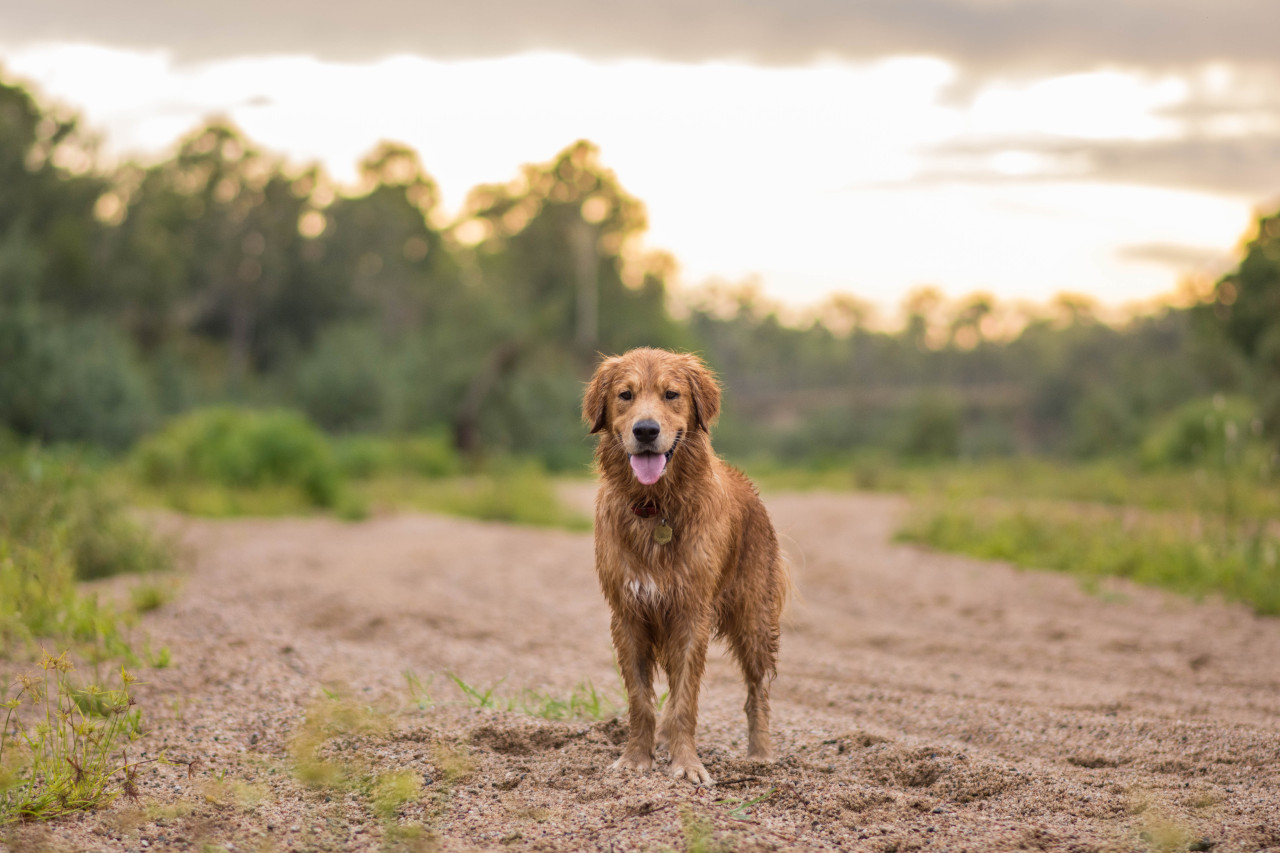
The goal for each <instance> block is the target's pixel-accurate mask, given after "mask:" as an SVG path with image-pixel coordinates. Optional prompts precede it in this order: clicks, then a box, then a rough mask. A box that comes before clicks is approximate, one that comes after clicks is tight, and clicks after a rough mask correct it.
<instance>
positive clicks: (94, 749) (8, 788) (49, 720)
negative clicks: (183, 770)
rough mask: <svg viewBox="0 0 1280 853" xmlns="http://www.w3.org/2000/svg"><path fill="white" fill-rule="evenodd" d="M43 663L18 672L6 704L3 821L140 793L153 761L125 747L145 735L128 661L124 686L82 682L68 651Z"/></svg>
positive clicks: (0, 775) (48, 815)
mask: <svg viewBox="0 0 1280 853" xmlns="http://www.w3.org/2000/svg"><path fill="white" fill-rule="evenodd" d="M39 667H40V670H42V671H43V675H39V674H37V675H31V674H27V675H20V676H19V677H18V682H17V683H18V692H17V694H16V695H15V696H14V697H13V698H6V701H5V702H4V703H3V704H0V708H3V709H4V710H5V720H4V728H3V729H0V823H11V822H15V821H30V820H50V819H53V818H56V817H61V816H63V815H67V814H71V813H74V812H77V811H86V810H89V809H94V808H100V807H102V806H105V805H108V804H109V803H111V802H112V801H114V800H115V799H116V797H118V796H119V795H120V794H121V793H124V794H126V795H127V796H130V797H136V796H137V788H136V784H135V781H134V779H135V776H136V774H137V772H138V768H139V767H140V766H141V765H142V764H144V763H148V762H143V761H135V762H130V761H129V759H128V754H127V747H128V744H129V743H130V742H132V741H134V740H136V739H137V738H138V737H140V735H141V714H140V712H139V711H137V710H134V702H133V697H132V695H131V693H130V685H131V684H132V683H133V681H134V678H133V676H132V675H130V674H129V673H128V672H127V671H125V669H124V668H123V667H122V668H121V670H120V681H121V686H120V688H119V689H115V690H103V689H101V688H99V687H97V686H96V685H91V686H89V687H86V688H84V689H77V688H76V687H75V686H74V685H73V684H72V681H71V678H70V672H71V671H72V669H73V667H72V664H71V662H70V661H69V660H68V659H67V654H66V653H65V652H64V653H63V654H61V655H59V656H58V657H54V656H53V655H50V654H48V653H47V652H46V653H45V654H44V656H43V658H42V659H41V661H40V664H39ZM28 715H30V716H28ZM154 760H163V759H154Z"/></svg>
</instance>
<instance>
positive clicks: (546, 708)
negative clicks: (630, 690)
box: [513, 679, 622, 720]
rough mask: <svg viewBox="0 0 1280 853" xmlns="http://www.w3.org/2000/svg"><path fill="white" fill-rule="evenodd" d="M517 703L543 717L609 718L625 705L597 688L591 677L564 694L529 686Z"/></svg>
mask: <svg viewBox="0 0 1280 853" xmlns="http://www.w3.org/2000/svg"><path fill="white" fill-rule="evenodd" d="M515 704H516V706H517V707H518V709H519V710H520V711H522V712H523V713H525V714H529V715H531V716H534V717H542V718H543V719H544V720H606V719H610V718H612V717H616V716H617V715H618V714H619V713H620V712H621V711H622V707H621V706H620V705H619V704H617V703H615V702H614V701H613V700H612V699H610V698H609V697H608V696H606V695H605V694H604V693H603V692H602V691H600V690H597V689H596V686H595V685H594V684H592V683H591V681H590V679H588V680H586V681H582V682H579V683H578V684H577V685H576V686H575V687H574V688H573V690H572V691H571V692H570V693H569V695H568V696H567V697H565V698H560V697H557V696H552V695H551V694H550V693H544V692H542V691H538V690H526V691H524V692H523V693H521V694H520V696H519V697H518V699H517V701H516V703H515ZM513 710H514V709H513Z"/></svg>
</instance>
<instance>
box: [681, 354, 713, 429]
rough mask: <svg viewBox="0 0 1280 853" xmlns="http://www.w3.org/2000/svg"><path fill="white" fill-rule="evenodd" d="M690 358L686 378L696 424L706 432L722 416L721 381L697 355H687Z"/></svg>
mask: <svg viewBox="0 0 1280 853" xmlns="http://www.w3.org/2000/svg"><path fill="white" fill-rule="evenodd" d="M685 358H687V359H688V360H689V365H688V367H687V368H686V369H685V370H686V373H685V375H686V378H687V379H688V381H689V391H690V394H691V395H692V396H693V418H694V426H695V427H696V428H698V429H701V430H703V431H704V432H706V431H708V430H709V429H710V427H711V425H712V424H714V423H715V422H716V418H718V417H720V383H719V382H717V381H716V375H715V374H714V373H712V372H711V368H709V367H707V366H706V365H705V364H703V363H702V359H700V358H698V357H697V356H696V355H687V356H685Z"/></svg>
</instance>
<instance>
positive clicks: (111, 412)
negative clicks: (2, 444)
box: [0, 304, 154, 448]
mask: <svg viewBox="0 0 1280 853" xmlns="http://www.w3.org/2000/svg"><path fill="white" fill-rule="evenodd" d="M0 365H3V369H0V425H3V426H7V427H9V428H10V429H12V430H14V431H15V432H17V433H19V434H20V435H25V436H31V437H34V438H39V439H44V440H47V441H85V442H90V443H93V444H98V445H101V446H103V447H110V448H121V447H125V446H127V445H128V444H130V443H131V442H132V441H133V440H134V439H136V438H137V437H138V436H139V435H141V434H142V432H143V431H144V430H145V429H146V428H147V426H148V425H149V424H150V423H151V421H152V417H153V413H154V405H153V402H152V399H151V391H150V387H149V385H148V382H147V380H146V378H145V374H144V373H143V371H142V369H141V367H140V366H139V364H138V360H137V357H136V355H135V354H134V352H133V349H132V347H131V345H130V344H129V342H128V341H127V340H125V338H124V337H123V336H122V335H121V334H120V333H119V332H117V331H115V330H114V329H112V328H110V327H108V326H106V325H104V324H101V323H94V322H86V321H77V322H72V323H57V322H53V321H51V320H50V319H48V318H47V317H46V316H45V315H44V314H43V313H41V312H40V311H39V310H38V309H37V308H36V307H35V306H34V305H30V304H26V305H22V304H19V305H4V306H2V307H0Z"/></svg>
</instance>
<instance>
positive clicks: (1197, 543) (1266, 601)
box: [899, 500, 1280, 614]
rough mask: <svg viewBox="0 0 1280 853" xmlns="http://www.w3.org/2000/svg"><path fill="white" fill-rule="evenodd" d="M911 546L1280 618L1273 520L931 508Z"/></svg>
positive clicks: (904, 534) (987, 505)
mask: <svg viewBox="0 0 1280 853" xmlns="http://www.w3.org/2000/svg"><path fill="white" fill-rule="evenodd" d="M899 538H900V539H901V540H903V541H908V542H917V543H920V544H924V545H928V546H930V547H933V548H938V549H940V550H943V551H954V552H958V553H962V554H969V555H971V556H974V557H981V558H984V559H993V560H1005V561H1008V562H1011V563H1015V564H1017V565H1019V566H1026V567H1029V568H1039V569H1052V570H1055V571H1062V572H1069V573H1071V574H1075V575H1077V576H1080V577H1081V578H1082V579H1085V580H1086V581H1088V582H1091V583H1092V582H1096V581H1097V580H1098V579H1100V578H1104V577H1111V576H1115V577H1123V578H1129V579H1131V580H1133V581H1136V582H1138V583H1141V584H1146V585H1149V586H1155V587H1161V588H1164V589H1169V590H1172V591H1174V592H1177V593H1182V594H1186V595H1191V596H1195V597H1203V596H1207V595H1213V594H1221V595H1222V596H1223V597H1224V598H1226V599H1228V600H1234V601H1241V602H1245V603H1246V604H1249V605H1250V606H1252V607H1253V608H1254V609H1255V610H1256V611H1257V612H1259V613H1264V614H1280V565H1278V562H1280V537H1278V536H1277V534H1276V531H1275V530H1274V528H1272V527H1269V526H1268V522H1266V521H1254V520H1248V519H1244V520H1239V519H1237V520H1232V519H1229V518H1224V517H1222V516H1217V515H1208V516H1205V515H1191V514H1186V513H1153V512H1142V511H1135V510H1133V509H1128V510H1125V509H1117V508H1108V507H1100V506H1091V507H1090V506H1080V505H1077V504H1070V503H1062V502H1045V501H1038V502H1037V501H1000V500H966V501H956V500H950V501H942V500H939V501H926V502H922V503H920V504H918V505H917V507H916V509H915V511H914V512H913V514H912V516H911V517H910V518H909V520H908V521H907V523H906V525H905V527H904V528H903V529H902V530H901V531H900V533H899Z"/></svg>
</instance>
